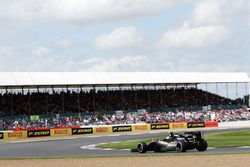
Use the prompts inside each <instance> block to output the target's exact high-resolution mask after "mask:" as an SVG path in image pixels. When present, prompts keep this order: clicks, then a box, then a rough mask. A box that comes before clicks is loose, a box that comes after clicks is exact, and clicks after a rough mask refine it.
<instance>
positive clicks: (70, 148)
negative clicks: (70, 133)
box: [0, 128, 250, 158]
mask: <svg viewBox="0 0 250 167" xmlns="http://www.w3.org/2000/svg"><path fill="white" fill-rule="evenodd" d="M238 130H250V128H240V129H212V130H207V131H204V133H206V134H209V133H216V132H225V131H238ZM167 133H168V132H160V133H143V134H114V135H112V136H99V137H95V136H86V137H81V138H75V139H60V140H59V139H55V140H48V141H44V140H43V139H41V141H30V142H16V143H0V158H23V157H34V158H35V157H50V158H51V157H82V156H87V157H91V156H113V155H134V154H139V153H131V151H130V150H100V149H82V148H81V147H83V146H89V145H96V144H99V143H109V142H115V141H125V140H136V139H143V138H157V137H162V136H166V135H167ZM237 152H250V147H241V148H212V149H208V150H207V151H205V152H197V151H187V152H185V153H178V154H190V153H191V154H209V153H213V154H214V153H237ZM173 153H174V154H175V152H168V153H167V154H173ZM155 154H156V153H155ZM160 154H162V153H160Z"/></svg>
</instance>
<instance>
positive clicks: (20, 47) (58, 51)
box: [0, 0, 250, 73]
mask: <svg viewBox="0 0 250 167" xmlns="http://www.w3.org/2000/svg"><path fill="white" fill-rule="evenodd" d="M249 46H250V1H249V0H0V71H167V72H171V71H190V72H194V71H201V72H203V71H209V72H248V73H250V65H249V62H250V55H249V53H250V48H249Z"/></svg>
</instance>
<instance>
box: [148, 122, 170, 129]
mask: <svg viewBox="0 0 250 167" xmlns="http://www.w3.org/2000/svg"><path fill="white" fill-rule="evenodd" d="M159 129H169V123H168V122H166V123H153V124H150V130H159Z"/></svg>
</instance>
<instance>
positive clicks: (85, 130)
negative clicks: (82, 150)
mask: <svg viewBox="0 0 250 167" xmlns="http://www.w3.org/2000/svg"><path fill="white" fill-rule="evenodd" d="M91 133H93V128H72V135H81V134H91Z"/></svg>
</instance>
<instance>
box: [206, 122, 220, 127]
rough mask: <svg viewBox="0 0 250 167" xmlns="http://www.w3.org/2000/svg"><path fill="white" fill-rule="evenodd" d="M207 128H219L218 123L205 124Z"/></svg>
mask: <svg viewBox="0 0 250 167" xmlns="http://www.w3.org/2000/svg"><path fill="white" fill-rule="evenodd" d="M205 127H206V128H210V127H218V121H210V122H205Z"/></svg>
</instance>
